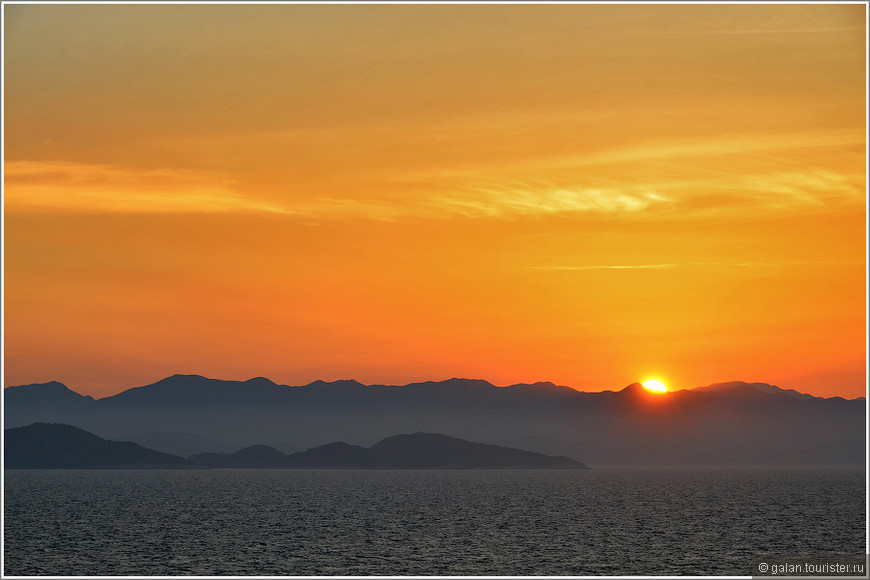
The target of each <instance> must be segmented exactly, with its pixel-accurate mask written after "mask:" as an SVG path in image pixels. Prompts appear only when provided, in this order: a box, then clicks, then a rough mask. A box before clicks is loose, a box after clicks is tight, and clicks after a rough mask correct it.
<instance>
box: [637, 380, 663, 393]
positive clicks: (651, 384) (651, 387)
mask: <svg viewBox="0 0 870 580" xmlns="http://www.w3.org/2000/svg"><path fill="white" fill-rule="evenodd" d="M642 384H643V388H645V389H646V390H648V391H653V392H656V393H667V392H668V388H667V387H666V386H665V384H664V383H663V382H661V381H657V380H655V379H651V380H649V381H644V382H643V383H642Z"/></svg>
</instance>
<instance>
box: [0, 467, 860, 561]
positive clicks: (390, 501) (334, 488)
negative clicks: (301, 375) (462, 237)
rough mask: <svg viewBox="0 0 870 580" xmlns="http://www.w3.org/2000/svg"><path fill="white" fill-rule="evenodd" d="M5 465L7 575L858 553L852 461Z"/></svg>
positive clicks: (856, 494) (730, 558)
mask: <svg viewBox="0 0 870 580" xmlns="http://www.w3.org/2000/svg"><path fill="white" fill-rule="evenodd" d="M4 475H5V481H4V492H5V496H4V500H5V501H4V522H3V524H4V547H3V556H4V575H7V576H10V575H11V576H17V575H21V576H32V575H74V576H102V575H129V576H149V575H161V576H163V575H171V576H176V575H197V576H221V575H229V576H247V575H257V576H273V575H275V576H324V575H325V576H372V575H375V576H531V575H545V576H598V575H627V576H631V575H641V576H655V575H701V576H707V575H738V576H748V575H750V574H751V561H752V557H753V556H754V555H756V554H763V553H770V554H796V553H800V554H829V553H830V554H833V553H837V554H845V553H851V554H863V553H866V552H867V543H866V540H867V537H866V518H867V514H866V489H867V488H866V481H865V470H864V469H863V468H856V469H851V468H655V469H652V468H599V469H592V470H467V471H463V470H439V471H398V470H397V471H394V470H381V471H364V470H347V471H344V470H117V471H114V470H32V471H31V470H8V471H6V472H5V474H4Z"/></svg>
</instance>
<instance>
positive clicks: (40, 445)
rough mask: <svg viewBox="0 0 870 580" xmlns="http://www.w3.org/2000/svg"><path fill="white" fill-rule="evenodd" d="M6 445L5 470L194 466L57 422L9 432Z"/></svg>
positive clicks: (4, 442)
mask: <svg viewBox="0 0 870 580" xmlns="http://www.w3.org/2000/svg"><path fill="white" fill-rule="evenodd" d="M3 444H4V447H3V449H4V467H5V468H6V469H70V468H107V467H113V468H147V467H152V468H153V467H161V468H166V467H192V464H191V462H190V461H188V460H187V459H184V458H182V457H177V456H175V455H169V454H168V453H160V452H159V451H153V450H151V449H146V448H145V447H142V446H141V445H138V444H136V443H129V442H118V441H106V440H105V439H102V438H100V437H97V436H96V435H94V434H92V433H88V432H87V431H84V430H82V429H78V428H77V427H72V426H70V425H62V424H57V423H34V424H33V425H29V426H27V427H18V428H14V429H6V430H5V431H4V432H3Z"/></svg>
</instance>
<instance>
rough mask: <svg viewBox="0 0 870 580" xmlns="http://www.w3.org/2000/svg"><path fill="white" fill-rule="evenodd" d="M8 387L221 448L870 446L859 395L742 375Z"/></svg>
mask: <svg viewBox="0 0 870 580" xmlns="http://www.w3.org/2000/svg"><path fill="white" fill-rule="evenodd" d="M4 396H5V401H4V416H5V422H6V426H7V427H18V426H23V425H29V424H31V423H34V422H56V423H67V424H71V425H77V426H79V427H81V428H84V429H87V430H88V431H90V432H92V433H96V434H97V435H99V436H101V437H105V438H107V439H118V438H120V437H124V436H129V434H136V433H139V434H142V433H159V432H166V433H175V434H176V437H177V438H179V440H183V439H185V438H187V439H188V440H190V441H195V440H203V439H205V440H212V441H216V442H220V443H221V445H223V447H222V449H223V450H229V449H240V448H242V447H246V446H250V445H254V444H265V445H269V446H271V447H277V446H279V445H280V446H281V448H282V449H287V450H289V449H293V448H295V449H309V450H311V449H313V448H316V447H318V446H320V445H323V444H326V443H329V442H334V441H345V442H347V443H348V444H349V445H355V446H362V447H366V448H367V447H370V446H372V445H374V444H375V443H376V442H379V441H381V440H382V439H384V438H386V437H390V436H392V435H394V434H396V433H416V432H421V431H422V432H427V433H444V434H447V435H449V436H452V437H456V438H459V439H464V440H467V441H477V442H481V443H485V444H491V445H501V446H506V447H512V448H520V449H528V450H534V451H538V452H543V453H546V454H548V455H561V456H568V457H581V458H583V461H584V462H586V463H588V464H590V465H863V464H864V458H865V453H864V448H865V440H866V433H865V402H864V399H863V398H860V399H853V400H846V399H843V398H840V397H831V398H821V397H813V396H810V395H805V394H802V393H798V392H796V391H791V390H785V389H781V388H779V387H776V386H773V385H768V384H765V383H743V382H740V381H731V382H727V383H717V384H714V385H709V386H707V387H699V388H695V389H686V390H681V391H674V392H670V393H666V394H656V393H650V392H649V391H647V390H646V389H644V388H642V387H641V386H640V385H638V384H636V383H635V384H632V385H629V386H628V387H626V388H623V389H619V390H611V391H603V392H595V393H585V392H579V391H576V390H573V389H570V388H568V387H561V386H557V385H554V384H553V383H545V382H541V383H534V384H517V385H511V386H507V387H496V386H494V385H492V384H491V383H488V382H486V381H482V380H474V379H462V378H452V379H448V380H445V381H440V382H436V381H427V382H419V383H412V384H409V385H404V386H393V385H363V384H361V383H359V382H357V381H352V380H345V381H334V382H324V381H315V382H313V383H310V384H308V385H303V386H285V385H277V384H275V383H274V382H272V381H270V380H268V379H265V378H262V377H260V378H255V379H251V380H248V381H223V380H215V379H208V378H205V377H202V376H198V375H174V376H171V377H168V378H166V379H163V380H161V381H158V382H156V383H154V384H152V385H146V386H143V387H136V388H132V389H128V390H126V391H123V392H121V393H119V394H117V395H113V396H111V397H104V398H101V399H93V398H91V397H84V396H81V395H79V394H77V393H75V392H73V391H71V390H70V389H68V388H67V387H65V386H64V385H62V384H60V383H48V384H47V385H27V386H20V387H9V388H7V389H5V390H4ZM140 442H143V441H142V440H140ZM174 449H181V446H178V447H173V450H174ZM163 450H166V451H168V450H170V449H169V448H164V449H163ZM202 450H208V451H218V450H221V448H213V449H202ZM311 460H312V461H315V457H314V456H312V459H311ZM317 461H319V459H317Z"/></svg>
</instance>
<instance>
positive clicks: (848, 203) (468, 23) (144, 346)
mask: <svg viewBox="0 0 870 580" xmlns="http://www.w3.org/2000/svg"><path fill="white" fill-rule="evenodd" d="M865 12H866V6H865V5H863V4H852V5H752V4H745V5H687V6H683V5H540V6H532V5H489V6H487V5H440V6H438V5H356V6H352V5H335V6H328V5H258V6H250V5H249V6H245V5H211V6H207V5H199V6H197V5H116V6H105V5H80V6H75V5H72V6H69V5H9V4H4V6H3V13H4V19H5V20H4V43H5V45H4V49H5V75H6V76H5V95H4V96H5V119H4V138H5V159H4V211H5V214H4V215H5V228H4V252H5V271H4V283H5V304H4V307H5V311H4V333H5V334H4V347H5V353H4V354H5V358H4V373H5V377H4V378H5V385H16V384H25V383H31V382H43V381H48V380H59V381H62V382H64V383H65V384H67V385H68V386H70V387H71V388H73V389H74V390H76V391H78V392H81V393H84V394H91V395H94V396H104V395H107V394H112V393H115V392H118V391H120V390H123V389H125V388H129V387H133V386H139V385H143V384H147V383H150V382H153V381H155V380H158V379H160V378H163V377H165V376H167V375H170V374H174V373H197V374H203V375H206V376H210V377H214V378H223V379H247V378H251V377H253V376H258V375H262V376H266V377H269V378H271V379H273V380H275V381H276V382H279V383H283V384H304V383H307V382H310V381H312V380H315V379H324V380H335V379H340V378H355V379H357V380H360V381H362V382H365V383H387V384H404V383H407V382H412V381H418V380H430V379H431V380H441V379H446V378H449V377H452V376H462V377H469V378H481V379H486V380H489V381H491V382H494V383H496V384H500V385H506V384H511V383H517V382H534V381H539V380H542V381H546V380H549V381H553V382H556V383H559V384H564V385H568V386H572V387H575V388H578V389H581V390H590V391H591V390H601V389H616V388H621V387H623V386H625V385H627V384H629V383H631V382H635V381H639V380H643V379H647V378H652V377H656V378H660V379H661V380H663V381H664V382H666V383H667V384H668V385H669V386H670V388H672V389H674V388H682V387H694V386H699V385H705V384H709V383H713V382H719V381H727V380H746V381H762V382H769V383H773V384H777V385H779V386H782V387H784V388H794V389H797V390H800V391H803V392H809V393H812V394H817V395H821V396H832V395H841V396H846V397H856V396H861V395H863V394H864V393H865V383H866V366H865V362H866V340H865V337H866V327H865V321H866V303H865V298H866V286H865V269H866V254H865V233H866V232H865V223H866V222H865V215H866V213H865V212H866V196H865V192H866V173H865V172H866V166H865V152H866V133H865V127H866V116H865V105H866V94H865V87H866V77H865V72H864V71H865V51H866V42H865V39H866V24H865V23H866V16H865Z"/></svg>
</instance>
